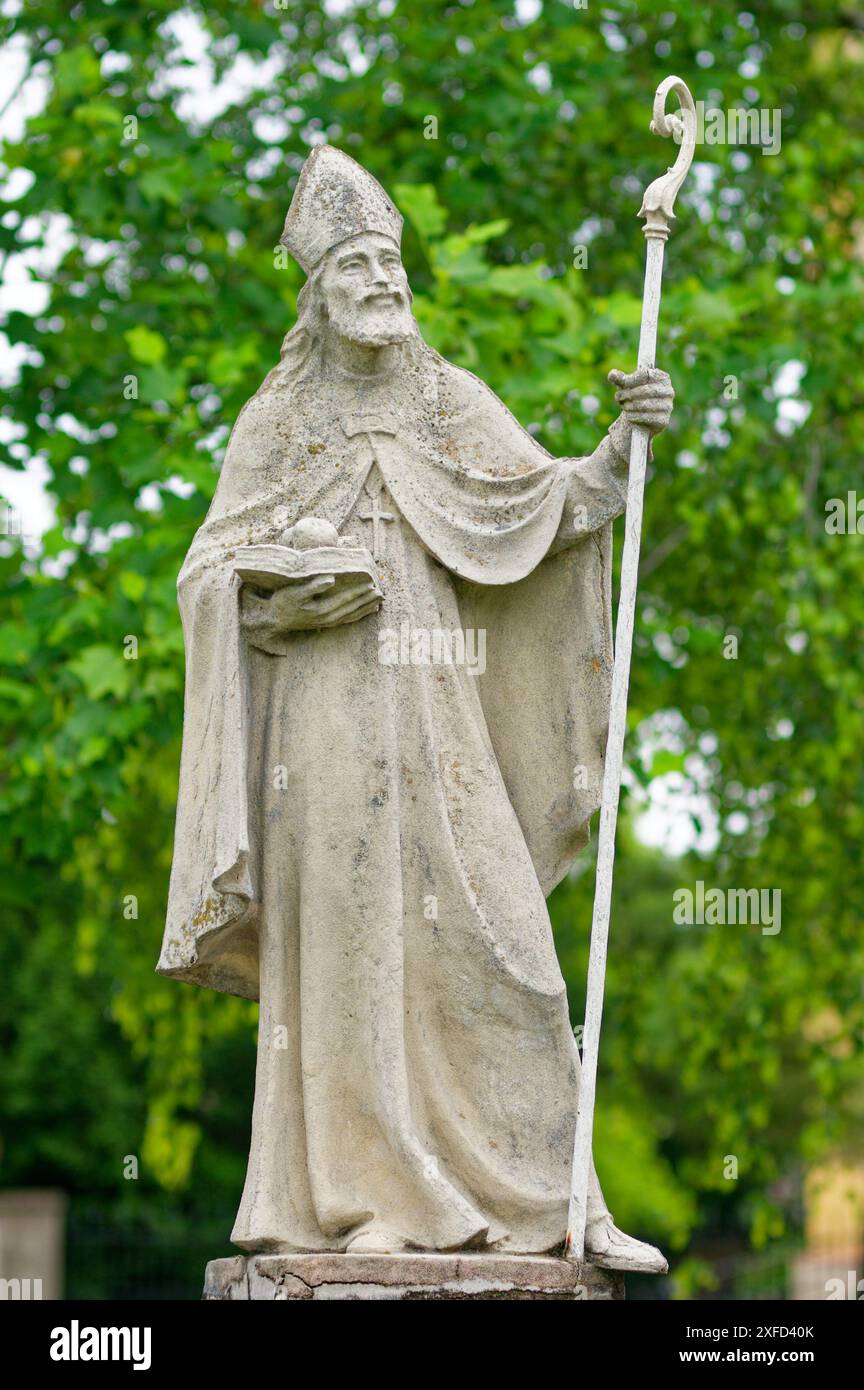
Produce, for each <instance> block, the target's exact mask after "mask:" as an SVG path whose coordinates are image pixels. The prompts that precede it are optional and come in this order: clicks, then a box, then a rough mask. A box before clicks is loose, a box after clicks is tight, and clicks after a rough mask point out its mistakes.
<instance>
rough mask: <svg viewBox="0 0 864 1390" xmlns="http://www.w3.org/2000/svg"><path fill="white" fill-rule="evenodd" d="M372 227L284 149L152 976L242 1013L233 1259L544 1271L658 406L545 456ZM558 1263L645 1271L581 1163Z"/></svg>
mask: <svg viewBox="0 0 864 1390" xmlns="http://www.w3.org/2000/svg"><path fill="white" fill-rule="evenodd" d="M401 231H402V218H401V217H400V215H399V213H398V212H397V210H396V208H395V207H394V206H393V204H392V202H391V201H390V199H389V197H388V196H387V194H386V193H385V192H384V190H383V189H382V188H381V187H380V185H379V184H378V183H377V182H376V181H375V179H374V178H372V177H371V175H370V174H368V173H367V172H366V171H365V170H364V169H362V168H361V167H360V166H359V165H358V164H357V163H355V162H354V161H353V160H352V159H350V158H349V157H348V156H347V155H346V154H344V153H343V152H341V151H340V150H337V149H334V148H333V147H331V146H329V145H320V146H318V147H317V148H316V149H315V150H314V151H313V153H312V154H311V155H310V156H309V158H308V159H307V161H306V163H305V165H304V167H303V170H302V172H301V174H300V178H299V181H298V183H297V187H296V191H295V193H294V196H293V200H292V202H291V206H290V209H289V212H288V216H287V220H286V222H285V229H284V232H283V235H282V242H283V243H284V245H285V246H286V247H287V248H288V250H289V251H290V252H291V254H292V255H293V256H294V257H296V259H297V261H299V263H300V265H301V266H302V268H303V270H304V271H305V273H306V276H307V279H306V283H305V284H304V286H303V289H302V290H301V292H300V295H299V299H298V304H297V321H296V323H295V325H294V327H293V328H292V329H291V330H290V332H289V333H288V334H287V337H286V338H285V340H284V343H283V347H282V353H281V359H280V361H279V363H278V365H277V366H275V367H274V368H273V370H272V371H271V372H270V374H269V375H268V376H267V378H266V380H265V381H264V383H263V384H262V385H261V387H260V388H259V389H258V391H256V393H255V395H254V396H253V397H252V398H251V400H250V401H248V403H247V404H246V405H245V406H244V408H243V410H242V411H241V413H240V416H239V418H238V420H237V422H236V424H235V426H234V430H233V433H232V435H231V439H230V443H229V446H228V450H227V454H226V457H225V461H224V464H223V467H222V471H221V475H220V478H219V483H218V487H217V489H216V493H215V496H214V499H213V503H212V506H211V507H210V511H209V513H208V515H207V517H206V519H205V521H204V522H203V524H202V526H201V527H200V529H199V531H198V532H197V534H196V536H195V537H194V539H193V541H192V544H191V547H190V549H189V553H188V555H187V557H186V560H185V562H184V565H183V568H182V571H181V573H180V577H179V581H178V590H179V600H180V607H181V612H182V618H183V629H184V635H185V644H186V663H187V664H186V701H185V723H184V731H183V752H182V764H181V774H180V791H179V801H178V808H177V825H176V835H175V847H174V861H173V869H172V874H171V884H170V896H169V907H168V920H167V925H166V929H165V938H164V944H163V948H162V954H161V958H160V961H159V966H158V969H159V971H160V972H161V973H162V974H164V975H166V976H171V977H173V978H175V979H177V980H182V981H187V982H191V983H194V984H198V985H204V986H206V987H208V988H210V989H216V990H223V991H225V992H227V993H230V994H237V995H241V996H244V997H246V998H250V999H259V1000H260V1024H259V1034H258V1062H257V1077H256V1084H255V1101H254V1112H253V1117H252V1137H251V1148H250V1154H249V1162H248V1170H247V1175H246V1183H245V1189H244V1191H243V1196H242V1200H241V1203H240V1209H239V1212H238V1214H237V1218H236V1222H235V1225H234V1230H233V1234H232V1241H233V1242H234V1243H235V1244H236V1245H238V1246H239V1247H241V1248H242V1249H243V1250H245V1251H249V1252H259V1253H260V1252H270V1253H277V1252H286V1251H288V1252H291V1251H303V1252H320V1251H336V1252H344V1253H347V1254H355V1253H381V1254H392V1253H398V1252H411V1251H415V1252H416V1251H429V1252H432V1251H438V1252H440V1251H463V1250H465V1251H471V1252H475V1253H476V1252H484V1251H494V1252H498V1253H514V1254H516V1253H518V1254H524V1253H538V1252H549V1251H552V1252H554V1251H558V1250H560V1248H561V1245H562V1241H563V1239H564V1235H565V1229H566V1223H567V1203H568V1196H569V1179H570V1161H571V1154H572V1147H573V1132H574V1125H575V1115H576V1105H577V1097H578V1092H579V1078H580V1058H579V1051H578V1048H577V1045H576V1041H575V1039H574V1035H573V1030H572V1028H571V1024H570V1019H569V1014H568V1006H567V996H566V991H565V985H564V980H563V977H562V974H561V970H560V967H559V963H558V960H557V957H556V952H555V945H554V941H553V936H552V929H551V926H550V920H549V913H548V911H547V907H546V898H547V896H548V894H550V893H551V892H552V889H553V888H554V887H555V885H556V884H557V883H558V882H559V881H560V880H561V878H562V877H563V876H564V875H565V874H566V873H567V871H568V869H569V868H570V867H571V865H572V864H573V861H574V858H575V857H576V855H577V854H578V853H579V851H580V850H581V849H582V848H583V847H584V845H585V844H586V841H587V838H588V824H589V819H590V817H591V815H592V813H593V812H594V811H595V810H596V808H597V805H598V801H599V787H600V781H601V776H602V765H603V756H604V739H605V732H606V726H607V721H608V711H609V691H610V673H611V667H612V657H613V653H612V637H611V595H610V568H611V531H612V521H613V519H614V518H615V517H616V516H619V515H620V514H621V513H622V512H623V510H624V507H625V501H626V489H627V467H628V456H629V444H630V433H631V428H632V427H633V426H634V425H643V426H645V427H647V429H648V430H649V431H650V433H651V434H655V433H657V432H658V431H660V430H662V429H663V428H665V426H666V424H667V423H668V420H669V416H670V413H671V409H672V397H673V392H672V388H671V385H670V382H669V378H668V376H667V375H666V374H665V373H663V372H660V371H656V370H651V371H642V372H638V373H633V374H631V375H625V374H624V373H620V372H618V373H613V374H611V378H612V380H613V381H614V382H615V383H616V384H617V386H618V391H617V400H618V402H619V405H620V407H621V414H620V416H619V417H618V419H617V420H616V421H615V423H614V424H613V425H612V427H611V429H610V430H609V432H608V434H607V435H606V436H605V438H603V439H602V440H600V441H599V443H598V445H597V448H596V449H595V450H594V452H593V453H592V454H590V455H589V456H587V457H585V458H567V459H556V458H553V457H551V456H550V454H548V453H547V452H546V450H545V449H543V448H542V447H541V446H540V444H539V443H537V441H536V440H535V439H533V438H532V437H531V435H530V434H528V433H527V432H526V431H525V430H524V429H523V428H522V427H521V426H520V425H519V424H518V422H517V421H516V420H515V419H514V417H513V416H512V415H511V414H510V412H509V411H508V410H507V408H506V407H505V406H504V405H503V404H502V403H501V401H499V400H498V399H497V397H496V396H495V395H494V394H493V393H492V391H490V390H489V389H488V388H487V387H486V386H485V385H483V383H482V382H480V381H479V380H478V379H477V378H476V377H475V376H472V375H471V374H470V373H469V372H467V371H464V370H463V369H461V368H459V367H456V366H454V365H453V364H452V363H450V362H448V361H446V360H445V359H444V358H442V357H441V356H440V355H439V354H438V353H437V352H435V351H434V350H433V349H432V348H430V347H429V346H428V345H427V344H426V343H425V342H424V341H423V339H422V337H421V335H420V332H419V329H418V326H417V323H416V321H415V319H414V317H413V314H412V307H411V304H412V299H411V291H410V288H409V286H408V282H407V279H406V275H405V270H404V267H403V264H402V260H401V255H400V239H401ZM481 657H482V659H481ZM586 1251H587V1253H588V1255H589V1256H590V1258H591V1259H592V1260H593V1261H594V1262H595V1263H597V1264H599V1265H601V1266H605V1267H606V1268H610V1269H618V1270H621V1269H626V1270H645V1271H652V1272H662V1271H663V1270H665V1268H666V1265H665V1261H664V1259H663V1256H662V1255H661V1254H660V1252H659V1251H658V1250H655V1249H654V1248H653V1247H652V1246H650V1245H646V1244H644V1243H642V1242H640V1241H638V1240H636V1239H634V1238H632V1237H630V1236H628V1235H625V1234H624V1233H623V1232H622V1231H620V1230H619V1229H618V1228H617V1227H616V1225H615V1224H614V1221H613V1218H612V1216H611V1214H610V1212H609V1210H608V1208H607V1206H606V1203H605V1201H604V1198H603V1195H602V1191H601V1188H600V1184H599V1181H598V1180H597V1177H596V1174H595V1173H593V1171H592V1176H591V1188H590V1197H589V1207H588V1223H587V1232H586Z"/></svg>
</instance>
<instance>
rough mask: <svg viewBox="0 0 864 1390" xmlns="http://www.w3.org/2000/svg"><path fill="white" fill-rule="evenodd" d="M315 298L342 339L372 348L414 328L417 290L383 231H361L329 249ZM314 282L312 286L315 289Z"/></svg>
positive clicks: (399, 340)
mask: <svg viewBox="0 0 864 1390" xmlns="http://www.w3.org/2000/svg"><path fill="white" fill-rule="evenodd" d="M313 284H314V290H313V291H312V294H311V295H310V297H317V298H318V299H319V301H320V309H321V311H322V315H323V317H324V318H326V320H327V322H328V323H329V325H330V327H331V328H332V329H333V331H334V332H335V333H337V334H338V336H339V337H340V338H347V339H348V340H349V342H353V343H362V344H364V345H366V346H369V347H383V346H385V345H386V344H387V343H402V342H404V341H405V340H406V339H407V338H409V337H411V335H412V334H413V333H414V331H415V330H414V318H413V315H412V313H411V291H410V290H409V288H408V279H407V277H406V275H405V269H404V267H403V265H402V257H401V256H400V254H399V248H398V246H396V244H395V243H394V242H393V241H392V240H391V239H390V237H387V236H383V235H382V234H381V233H380V232H361V233H360V234H359V236H354V237H350V238H349V240H348V241H343V242H341V243H340V245H338V246H334V247H333V248H332V250H330V251H328V252H327V254H326V256H325V257H324V260H323V262H322V264H321V267H320V269H318V270H317V271H316V273H315V275H314V281H313ZM311 288H312V287H311V286H310V289H311Z"/></svg>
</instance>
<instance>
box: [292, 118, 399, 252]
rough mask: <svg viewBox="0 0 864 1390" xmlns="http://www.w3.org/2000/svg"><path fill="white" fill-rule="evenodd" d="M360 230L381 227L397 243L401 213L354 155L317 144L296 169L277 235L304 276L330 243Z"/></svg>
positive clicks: (343, 239)
mask: <svg viewBox="0 0 864 1390" xmlns="http://www.w3.org/2000/svg"><path fill="white" fill-rule="evenodd" d="M360 232H381V233H382V235H383V236H387V237H390V238H391V240H393V241H395V243H396V245H397V246H398V245H399V244H400V241H401V238H402V217H401V215H400V214H399V213H398V212H397V211H396V209H395V208H394V206H393V204H392V203H391V201H390V199H389V198H388V197H387V194H386V193H385V192H384V189H383V188H382V187H381V185H380V183H379V182H378V180H377V179H373V177H372V175H371V174H367V172H366V170H365V169H363V168H361V166H360V165H359V164H358V163H357V162H356V160H353V159H351V157H350V155H347V154H343V152H342V150H337V149H334V148H333V146H332V145H318V146H317V148H316V149H314V150H313V151H312V153H311V154H310V156H309V158H308V159H307V160H306V163H305V164H304V165H303V168H302V169H301V171H300V178H299V179H298V180H297V187H296V188H295V190H294V197H293V198H292V199H291V206H290V207H289V209H288V216H287V217H286V218H285V227H284V229H283V231H282V235H281V237H280V238H279V240H280V241H281V243H282V245H283V246H286V247H287V248H288V250H289V251H290V252H291V255H292V256H293V257H294V258H295V260H297V261H299V262H300V264H301V266H302V267H303V269H304V270H305V271H306V274H307V275H308V274H309V272H310V271H311V270H313V269H314V267H315V266H316V265H317V264H318V262H319V261H320V260H321V257H322V256H323V255H325V254H326V252H327V251H329V250H330V249H331V247H333V246H338V245H339V243H340V241H347V240H348V238H349V237H352V236H358V235H359V233H360Z"/></svg>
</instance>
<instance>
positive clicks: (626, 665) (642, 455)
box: [564, 77, 696, 1260]
mask: <svg viewBox="0 0 864 1390" xmlns="http://www.w3.org/2000/svg"><path fill="white" fill-rule="evenodd" d="M670 92H674V93H675V95H676V96H677V98H678V102H679V105H680V111H679V112H675V113H672V112H670V113H669V114H667V112H666V98H667V97H668V95H669V93H670ZM651 130H652V131H653V132H654V133H655V134H656V135H664V136H670V135H671V136H674V137H675V138H676V139H678V140H680V142H681V148H680V150H679V151H678V158H677V159H676V160H675V163H674V165H673V166H672V167H671V168H670V169H667V171H666V173H665V174H663V175H662V176H661V177H660V178H659V179H655V180H654V182H653V183H652V184H651V185H650V186H649V187H648V188H647V189H646V190H645V196H644V198H643V199H642V206H641V208H640V209H639V213H638V216H639V217H644V218H645V226H644V227H643V229H642V230H643V231H644V233H645V238H646V240H647V243H648V244H647V248H646V260H645V289H644V293H643V296H642V326H641V329H640V333H639V362H638V366H639V368H642V367H653V366H654V358H655V354H656V351H657V320H658V317H659V314H660V287H661V281H662V278H663V250H664V247H665V244H666V238H667V237H668V236H669V231H670V227H671V224H672V222H673V221H674V220H675V213H674V212H673V211H672V206H673V204H674V202H675V198H676V196H677V194H678V190H679V188H680V187H681V185H682V183H683V182H684V178H685V176H686V174H687V170H688V169H689V168H690V163H691V161H692V159H693V151H694V149H695V146H696V108H695V106H694V104H693V98H692V96H691V95H690V91H689V88H688V87H687V85H686V83H685V82H682V80H681V78H680V77H667V78H666V79H665V81H663V82H661V83H660V86H659V87H658V88H657V92H656V94H655V97H654V111H653V119H652V121H651ZM648 440H649V434H648V431H647V429H645V428H644V426H641V425H635V426H634V427H633V432H632V435H631V440H630V479H629V484H628V488H627V516H626V522H625V530H624V554H623V557H622V560H621V594H620V597H619V600H618V620H617V623H616V625H615V665H614V669H613V672H612V698H611V704H610V710H609V733H608V736H607V739H606V762H605V767H604V770H603V792H602V798H601V803H600V834H599V840H598V845H597V879H596V883H595V888H594V916H593V919H592V922H591V950H590V955H589V959H588V990H587V999H586V1005H585V1032H584V1035H583V1040H582V1080H581V1083H580V1087H579V1108H578V1110H577V1112H576V1135H575V1139H574V1142H573V1172H572V1179H571V1184H570V1210H569V1214H568V1218H567V1239H566V1242H565V1246H564V1253H565V1255H566V1256H567V1257H568V1259H571V1260H582V1259H583V1258H584V1255H585V1223H586V1218H587V1211H588V1178H589V1173H590V1169H591V1141H592V1136H593V1131H594V1098H595V1092H596V1085H597V1055H598V1052H599V1050H600V1023H601V1020H602V1016H603V987H604V983H605V979H606V949H607V945H608V941H609V909H610V905H611V901H612V872H613V868H614V863H615V827H616V824H617V820H618V796H619V792H620V787H621V767H622V763H623V758H624V734H625V731H626V727H627V692H628V689H629V686H630V657H631V653H632V648H633V621H634V617H635V613H636V583H637V579H638V574H639V542H640V538H641V532H642V500H643V494H644V491H645V468H646V464H647V461H648Z"/></svg>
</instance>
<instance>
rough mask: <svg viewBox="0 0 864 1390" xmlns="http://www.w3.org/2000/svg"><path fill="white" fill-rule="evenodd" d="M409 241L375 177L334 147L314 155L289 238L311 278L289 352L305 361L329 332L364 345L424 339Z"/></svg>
mask: <svg viewBox="0 0 864 1390" xmlns="http://www.w3.org/2000/svg"><path fill="white" fill-rule="evenodd" d="M401 237H402V217H401V215H400V214H399V212H398V211H397V210H396V208H395V207H394V206H393V204H392V203H391V202H390V199H389V198H388V197H387V194H386V193H385V192H384V190H383V188H382V187H381V185H380V184H379V183H378V182H377V180H376V179H374V178H373V177H372V175H371V174H369V173H367V172H366V170H365V169H363V168H362V167H361V166H360V165H359V164H357V163H356V161H355V160H353V159H351V158H350V157H349V156H348V155H347V154H344V153H343V152H342V151H341V150H336V149H334V148H333V147H332V146H331V145H319V146H318V147H317V148H316V149H315V150H313V152H312V154H311V155H310V156H309V158H308V159H307V160H306V163H305V164H304V166H303V169H302V171H301V173H300V178H299V179H298V181H297V187H296V189H295V192H294V197H293V198H292V200H291V206H290V208H289V209H288V216H287V217H286V219H285V229H284V231H283V233H282V237H281V240H282V243H283V245H284V246H286V247H287V248H288V250H289V251H290V252H291V254H292V255H293V256H294V257H295V259H296V260H298V261H299V262H300V265H301V266H302V267H303V269H304V270H305V271H306V274H307V277H308V278H307V281H306V284H305V285H304V286H303V289H302V290H301V292H300V295H299V298H298V301H297V323H296V326H295V327H294V329H292V331H291V332H290V333H289V335H288V338H287V339H286V347H288V348H289V349H290V348H292V347H294V348H299V349H300V350H301V355H305V351H306V350H307V349H308V348H309V347H310V346H311V345H312V344H314V343H318V344H320V343H322V341H323V340H324V337H325V333H326V330H327V329H328V328H329V329H331V330H332V331H333V332H335V333H336V334H337V335H338V336H339V337H340V338H343V339H346V340H347V341H349V342H351V343H356V344H359V345H362V346H364V347H384V346H387V345H388V344H390V343H402V342H405V341H407V340H408V339H409V338H412V337H416V336H417V326H416V323H415V321H414V317H413V314H412V312H411V291H410V289H409V287H408V280H407V278H406V275H405V270H404V267H403V265H402V257H401V254H400V250H399V247H400V242H401Z"/></svg>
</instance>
